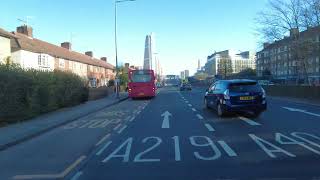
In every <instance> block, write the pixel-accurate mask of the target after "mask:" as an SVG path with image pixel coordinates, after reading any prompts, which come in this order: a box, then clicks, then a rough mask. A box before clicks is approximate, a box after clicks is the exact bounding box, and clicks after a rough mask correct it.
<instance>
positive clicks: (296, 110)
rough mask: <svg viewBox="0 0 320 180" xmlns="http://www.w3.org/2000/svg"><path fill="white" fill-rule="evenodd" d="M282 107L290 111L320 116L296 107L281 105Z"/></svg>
mask: <svg viewBox="0 0 320 180" xmlns="http://www.w3.org/2000/svg"><path fill="white" fill-rule="evenodd" d="M282 108H284V109H286V110H288V111H292V112H301V113H305V114H309V115H312V116H317V117H320V114H316V113H312V112H308V111H306V110H303V109H296V108H290V107H282Z"/></svg>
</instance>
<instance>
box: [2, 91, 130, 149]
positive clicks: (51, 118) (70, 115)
mask: <svg viewBox="0 0 320 180" xmlns="http://www.w3.org/2000/svg"><path fill="white" fill-rule="evenodd" d="M127 98H128V95H127V93H120V94H119V99H116V97H115V94H112V95H110V96H107V97H105V98H102V99H99V100H95V101H88V102H86V103H84V104H81V105H78V106H73V107H69V108H63V109H60V110H57V111H54V112H51V113H47V114H44V115H40V116H38V117H36V118H33V119H30V120H28V121H24V122H21V123H17V124H13V125H9V126H6V127H2V128H0V150H4V149H6V148H8V147H10V146H13V145H16V144H18V143H21V142H23V141H26V140H28V139H30V138H33V137H35V136H38V135H41V134H42V133H45V132H47V131H49V130H51V129H54V128H57V127H59V126H62V125H63V124H66V123H69V122H71V121H74V120H76V119H79V118H80V117H83V116H86V115H88V114H90V113H93V112H96V111H98V110H100V109H102V108H105V107H108V106H111V105H113V104H116V103H118V102H120V101H123V100H125V99H127Z"/></svg>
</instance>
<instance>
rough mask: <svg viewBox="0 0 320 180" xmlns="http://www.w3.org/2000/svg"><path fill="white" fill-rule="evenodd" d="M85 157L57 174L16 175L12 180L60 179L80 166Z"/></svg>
mask: <svg viewBox="0 0 320 180" xmlns="http://www.w3.org/2000/svg"><path fill="white" fill-rule="evenodd" d="M85 158H86V156H81V157H79V158H78V159H77V160H76V161H75V162H74V163H73V164H71V165H70V166H69V167H67V169H65V170H64V171H63V172H61V173H59V174H34V175H16V176H13V179H61V178H64V177H65V176H66V175H67V174H69V173H70V172H71V171H72V169H74V168H75V167H76V166H77V165H78V164H80V163H81V162H82V161H83V160H84V159H85Z"/></svg>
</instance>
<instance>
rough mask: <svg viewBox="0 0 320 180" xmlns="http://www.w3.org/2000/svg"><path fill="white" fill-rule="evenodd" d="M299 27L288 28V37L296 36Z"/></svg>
mask: <svg viewBox="0 0 320 180" xmlns="http://www.w3.org/2000/svg"><path fill="white" fill-rule="evenodd" d="M299 33H300V32H299V28H292V29H290V37H297V36H298V35H299Z"/></svg>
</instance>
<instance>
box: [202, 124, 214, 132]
mask: <svg viewBox="0 0 320 180" xmlns="http://www.w3.org/2000/svg"><path fill="white" fill-rule="evenodd" d="M204 125H205V126H206V128H207V129H208V130H209V131H210V132H214V131H215V129H214V128H213V127H212V126H211V125H210V124H208V123H205V124H204Z"/></svg>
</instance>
